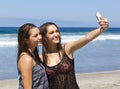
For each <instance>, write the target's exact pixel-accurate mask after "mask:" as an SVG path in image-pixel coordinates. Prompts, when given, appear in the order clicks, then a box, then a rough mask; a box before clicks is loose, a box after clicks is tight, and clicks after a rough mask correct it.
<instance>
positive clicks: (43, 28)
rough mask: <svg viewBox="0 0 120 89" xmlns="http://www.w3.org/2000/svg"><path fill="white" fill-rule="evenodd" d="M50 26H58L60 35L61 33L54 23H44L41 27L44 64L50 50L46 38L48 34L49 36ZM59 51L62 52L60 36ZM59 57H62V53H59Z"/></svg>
mask: <svg viewBox="0 0 120 89" xmlns="http://www.w3.org/2000/svg"><path fill="white" fill-rule="evenodd" d="M50 25H54V26H56V28H57V29H58V32H59V33H60V31H59V28H58V26H57V25H56V24H55V23H53V22H46V23H44V24H42V25H41V26H40V28H39V29H40V33H41V35H42V54H43V59H44V60H43V62H44V63H46V59H47V58H46V57H47V56H46V51H47V50H48V49H49V48H48V47H49V46H48V45H49V43H48V41H47V40H46V39H47V37H46V34H47V28H48V26H50ZM57 50H58V51H60V50H62V47H61V35H60V42H59V43H58V44H57ZM59 55H60V53H59Z"/></svg>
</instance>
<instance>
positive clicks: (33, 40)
mask: <svg viewBox="0 0 120 89" xmlns="http://www.w3.org/2000/svg"><path fill="white" fill-rule="evenodd" d="M29 34H30V36H29V39H28V41H27V43H28V45H29V47H30V48H35V47H36V46H41V45H42V41H41V40H42V37H41V34H40V31H39V29H38V28H32V29H31V30H30V32H29Z"/></svg>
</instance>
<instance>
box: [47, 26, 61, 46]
mask: <svg viewBox="0 0 120 89" xmlns="http://www.w3.org/2000/svg"><path fill="white" fill-rule="evenodd" d="M46 37H47V41H48V43H49V44H57V43H59V42H60V33H59V31H58V29H57V27H56V26H55V25H50V26H48V27H47V34H46Z"/></svg>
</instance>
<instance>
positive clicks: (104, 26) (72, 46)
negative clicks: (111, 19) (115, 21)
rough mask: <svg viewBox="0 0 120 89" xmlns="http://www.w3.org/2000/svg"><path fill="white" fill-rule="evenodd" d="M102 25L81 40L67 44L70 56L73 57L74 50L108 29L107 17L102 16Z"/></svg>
mask: <svg viewBox="0 0 120 89" xmlns="http://www.w3.org/2000/svg"><path fill="white" fill-rule="evenodd" d="M99 24H100V27H99V28H97V29H95V30H92V31H91V32H89V33H88V34H86V35H85V36H84V37H82V38H80V39H79V40H76V41H73V42H69V43H67V44H66V47H65V50H66V53H67V55H68V56H69V57H71V58H72V56H73V52H74V51H76V50H77V49H79V48H81V47H83V46H85V45H86V44H87V43H89V42H90V41H92V40H93V39H95V38H96V37H98V36H99V35H100V34H101V33H102V32H104V31H105V30H107V28H108V20H107V19H106V18H103V17H101V21H99Z"/></svg>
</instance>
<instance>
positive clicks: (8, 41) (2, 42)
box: [0, 35, 120, 47]
mask: <svg viewBox="0 0 120 89" xmlns="http://www.w3.org/2000/svg"><path fill="white" fill-rule="evenodd" d="M83 36H84V35H80V36H79V35H72V36H71V35H67V36H66V35H62V37H61V38H62V43H66V42H70V41H75V40H78V39H80V38H81V37H83ZM97 40H101V41H102V40H120V35H100V36H99V37H97V38H96V39H94V40H93V41H97ZM11 46H17V39H16V38H6V37H5V38H0V47H11Z"/></svg>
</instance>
